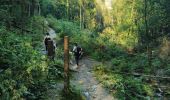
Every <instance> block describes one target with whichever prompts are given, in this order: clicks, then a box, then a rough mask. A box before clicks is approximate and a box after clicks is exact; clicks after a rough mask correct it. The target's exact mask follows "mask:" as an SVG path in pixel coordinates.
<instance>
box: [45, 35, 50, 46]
mask: <svg viewBox="0 0 170 100" xmlns="http://www.w3.org/2000/svg"><path fill="white" fill-rule="evenodd" d="M48 40H51V38H50V37H46V38H45V40H44V43H45V45H47V44H48Z"/></svg>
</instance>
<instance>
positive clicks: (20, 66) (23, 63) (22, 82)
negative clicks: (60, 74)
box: [0, 28, 47, 99]
mask: <svg viewBox="0 0 170 100" xmlns="http://www.w3.org/2000/svg"><path fill="white" fill-rule="evenodd" d="M32 45H33V43H32V37H30V36H29V35H20V34H18V33H15V32H14V31H13V32H10V31H7V30H5V29H4V28H0V47H1V48H0V52H1V54H0V59H1V60H0V65H1V68H0V70H2V72H1V73H0V75H1V77H0V81H1V83H0V90H1V91H0V94H1V97H0V98H1V99H21V98H23V97H24V93H26V92H27V91H29V87H30V86H31V85H33V84H36V83H37V82H39V81H45V80H44V79H45V78H46V75H47V72H46V71H47V65H46V64H45V63H44V57H43V55H42V54H41V53H40V51H38V50H36V49H34V48H33V47H32Z"/></svg>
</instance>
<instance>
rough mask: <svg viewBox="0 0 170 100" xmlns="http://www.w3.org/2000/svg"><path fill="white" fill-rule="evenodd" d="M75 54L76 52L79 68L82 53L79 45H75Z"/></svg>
mask: <svg viewBox="0 0 170 100" xmlns="http://www.w3.org/2000/svg"><path fill="white" fill-rule="evenodd" d="M73 52H74V56H75V61H76V64H77V66H78V67H79V59H80V55H81V52H82V48H81V47H80V46H78V45H77V43H75V44H74V47H73Z"/></svg>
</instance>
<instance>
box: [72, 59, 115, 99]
mask: <svg viewBox="0 0 170 100" xmlns="http://www.w3.org/2000/svg"><path fill="white" fill-rule="evenodd" d="M96 64H100V63H99V62H96V61H94V60H92V59H89V58H84V59H82V60H81V61H80V65H81V67H80V69H79V70H78V72H76V73H75V74H74V75H73V76H74V78H73V79H72V80H71V84H72V85H73V86H74V85H75V86H78V87H80V88H81V92H82V93H83V94H84V96H85V97H86V100H116V99H114V98H113V96H112V95H110V94H109V93H108V91H107V90H105V89H104V88H103V87H102V85H101V84H100V83H99V82H98V81H97V80H96V79H95V77H94V75H93V73H92V69H93V66H94V65H96ZM70 67H73V66H70Z"/></svg>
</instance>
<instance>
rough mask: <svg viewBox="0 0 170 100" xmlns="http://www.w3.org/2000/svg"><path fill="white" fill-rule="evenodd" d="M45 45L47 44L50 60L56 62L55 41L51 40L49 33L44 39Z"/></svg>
mask: <svg viewBox="0 0 170 100" xmlns="http://www.w3.org/2000/svg"><path fill="white" fill-rule="evenodd" d="M44 44H45V49H46V54H47V55H48V57H49V58H50V59H52V60H54V56H55V48H56V44H54V41H53V40H52V39H51V37H50V34H49V33H46V36H45V38H44Z"/></svg>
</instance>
